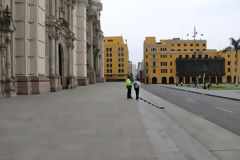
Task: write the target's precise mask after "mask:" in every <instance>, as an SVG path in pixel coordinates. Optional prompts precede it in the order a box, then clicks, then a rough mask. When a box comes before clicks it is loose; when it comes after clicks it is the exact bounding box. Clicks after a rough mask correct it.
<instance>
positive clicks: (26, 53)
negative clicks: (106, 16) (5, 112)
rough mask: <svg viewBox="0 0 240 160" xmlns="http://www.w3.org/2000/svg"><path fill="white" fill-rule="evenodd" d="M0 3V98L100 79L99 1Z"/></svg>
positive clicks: (21, 0) (9, 0) (18, 0)
mask: <svg viewBox="0 0 240 160" xmlns="http://www.w3.org/2000/svg"><path fill="white" fill-rule="evenodd" d="M0 7H1V19H2V20H1V30H0V32H1V37H0V38H1V44H0V74H1V76H0V97H11V96H14V95H16V94H39V93H44V92H50V91H51V92H56V91H60V90H62V89H71V88H75V87H77V86H78V85H87V84H89V83H90V84H94V83H97V82H104V53H103V45H104V42H103V40H104V37H103V32H102V30H101V23H100V13H101V10H102V4H101V2H100V0H47V1H45V0H2V1H1V4H0ZM6 13H7V15H6ZM5 19H8V21H7V22H9V23H10V24H9V25H8V26H7V28H8V29H7V30H6V29H5V28H6V25H5V24H6V22H4V20H5ZM3 24H4V25H3Z"/></svg>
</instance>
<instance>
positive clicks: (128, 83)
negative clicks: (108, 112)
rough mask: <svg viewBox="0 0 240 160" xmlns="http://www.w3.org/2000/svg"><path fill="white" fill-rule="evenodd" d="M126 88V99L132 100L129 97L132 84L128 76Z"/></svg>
mask: <svg viewBox="0 0 240 160" xmlns="http://www.w3.org/2000/svg"><path fill="white" fill-rule="evenodd" d="M126 86H127V99H132V96H131V91H132V82H131V80H130V76H128V78H127V80H126Z"/></svg>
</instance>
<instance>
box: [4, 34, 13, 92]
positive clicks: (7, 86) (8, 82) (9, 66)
mask: <svg viewBox="0 0 240 160" xmlns="http://www.w3.org/2000/svg"><path fill="white" fill-rule="evenodd" d="M5 34H6V37H7V39H6V43H7V48H6V78H5V94H6V97H14V96H16V92H15V86H14V82H13V79H12V61H11V58H12V50H11V47H12V46H11V44H10V42H12V39H11V33H5Z"/></svg>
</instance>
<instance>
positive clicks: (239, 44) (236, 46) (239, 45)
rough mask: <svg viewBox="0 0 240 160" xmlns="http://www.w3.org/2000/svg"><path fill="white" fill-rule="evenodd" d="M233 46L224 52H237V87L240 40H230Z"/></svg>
mask: <svg viewBox="0 0 240 160" xmlns="http://www.w3.org/2000/svg"><path fill="white" fill-rule="evenodd" d="M230 41H231V46H229V47H227V48H225V49H224V50H223V52H227V51H235V58H236V77H235V86H236V87H237V86H238V51H240V38H239V39H238V40H235V39H234V38H230Z"/></svg>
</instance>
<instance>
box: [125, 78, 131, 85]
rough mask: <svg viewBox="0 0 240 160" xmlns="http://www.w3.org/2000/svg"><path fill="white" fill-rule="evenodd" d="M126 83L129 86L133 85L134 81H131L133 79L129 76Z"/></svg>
mask: <svg viewBox="0 0 240 160" xmlns="http://www.w3.org/2000/svg"><path fill="white" fill-rule="evenodd" d="M126 85H127V86H131V85H132V82H131V80H130V79H129V78H128V79H127V80H126Z"/></svg>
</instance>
